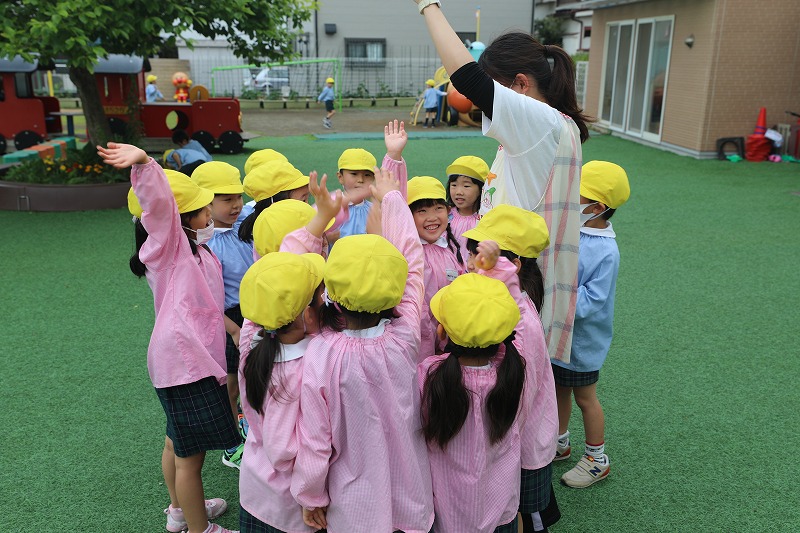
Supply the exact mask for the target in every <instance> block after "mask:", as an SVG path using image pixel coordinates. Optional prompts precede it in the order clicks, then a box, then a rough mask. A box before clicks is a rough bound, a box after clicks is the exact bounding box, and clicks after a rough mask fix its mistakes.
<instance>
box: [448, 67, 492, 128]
mask: <svg viewBox="0 0 800 533" xmlns="http://www.w3.org/2000/svg"><path fill="white" fill-rule="evenodd" d="M450 81H451V82H453V86H454V87H455V88H456V89H457V90H458V92H460V93H461V94H463V95H464V96H466V97H467V98H469V99H470V100H471V101H472V103H473V104H475V105H476V106H478V108H479V109H480V110H481V111H483V114H484V115H486V116H487V117H489V118H490V119H491V118H492V105H493V103H494V81H493V80H492V78H490V77H489V75H488V74H486V73H485V72H484V71H483V69H482V68H481V67H479V66H478V64H477V63H476V62H474V61H473V62H471V63H467V64H466V65H464V66H463V67H461V68H459V69H458V70H457V71H455V72H453V74H452V75H451V76H450Z"/></svg>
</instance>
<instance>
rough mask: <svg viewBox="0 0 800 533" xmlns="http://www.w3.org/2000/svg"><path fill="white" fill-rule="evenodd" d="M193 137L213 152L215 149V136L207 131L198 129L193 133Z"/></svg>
mask: <svg viewBox="0 0 800 533" xmlns="http://www.w3.org/2000/svg"><path fill="white" fill-rule="evenodd" d="M192 139H194V140H195V141H197V142H199V143H200V144H202V145H203V148H205V149H206V150H207V151H209V152H211V151H213V150H214V136H213V135H211V134H210V133H208V132H207V131H205V130H198V131H196V132H194V133H192Z"/></svg>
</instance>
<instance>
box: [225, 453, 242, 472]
mask: <svg viewBox="0 0 800 533" xmlns="http://www.w3.org/2000/svg"><path fill="white" fill-rule="evenodd" d="M222 464H224V465H225V466H229V467H231V468H235V469H236V470H241V467H240V466H239V465H237V464H236V463H234V462H233V461H229V460H228V458H227V457H225V456H224V455H223V456H222Z"/></svg>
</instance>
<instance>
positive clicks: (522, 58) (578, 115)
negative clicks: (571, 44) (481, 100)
mask: <svg viewBox="0 0 800 533" xmlns="http://www.w3.org/2000/svg"><path fill="white" fill-rule="evenodd" d="M548 60H552V62H553V66H552V68H551V66H550V61H548ZM478 65H480V67H481V68H482V69H483V70H484V72H486V73H487V74H488V75H489V76H491V77H492V78H493V79H495V80H497V81H498V82H500V83H502V84H503V85H505V86H508V85H509V84H511V83H512V82H513V80H514V77H515V76H516V75H517V74H519V73H524V74H529V75H530V76H531V77H533V79H534V80H536V86H537V88H538V89H539V92H540V93H541V95H542V96H544V98H545V99H546V100H547V103H548V104H549V105H550V106H552V107H554V108H555V109H558V110H559V111H561V112H562V113H564V114H565V115H569V117H570V118H572V120H573V121H575V124H576V125H577V126H578V129H579V130H580V132H581V142H582V143H583V142H586V140H587V139H588V138H589V128H588V126H587V123H588V122H594V119H592V118H590V117H588V116H587V115H585V114H584V112H583V109H581V108H580V106H579V105H578V98H577V96H576V94H575V64H574V63H573V62H572V58H571V57H570V56H569V54H568V53H567V52H565V51H564V49H563V48H560V47H558V46H554V45H550V44H542V43H540V42H539V41H537V40H536V39H534V38H533V37H532V36H531V35H530V34H528V33H524V32H509V33H506V34H504V35H501V36H500V37H498V38H497V39H495V40H494V41H492V44H490V45H489V46H487V47H486V50H484V51H483V53H482V54H481V57H480V59H478Z"/></svg>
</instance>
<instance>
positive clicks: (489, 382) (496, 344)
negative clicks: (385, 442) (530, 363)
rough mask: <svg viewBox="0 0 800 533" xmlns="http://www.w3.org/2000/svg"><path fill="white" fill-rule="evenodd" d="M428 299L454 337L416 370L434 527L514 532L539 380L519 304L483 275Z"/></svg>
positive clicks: (442, 325) (444, 329)
mask: <svg viewBox="0 0 800 533" xmlns="http://www.w3.org/2000/svg"><path fill="white" fill-rule="evenodd" d="M480 258H481V255H479V259H478V260H479V261H480V260H481V259H480ZM430 307H431V311H432V313H433V316H434V317H435V318H436V319H437V320H438V321H439V326H438V328H437V330H438V334H439V336H440V338H441V339H444V337H445V334H446V335H447V337H448V338H449V342H448V343H447V346H446V348H445V353H444V354H441V355H435V356H431V357H428V358H427V359H425V360H424V361H423V362H422V363H420V365H419V367H418V371H417V376H418V384H419V389H420V393H421V396H422V406H421V409H422V421H423V422H422V431H423V434H424V435H425V439H426V441H427V443H428V457H429V460H430V463H431V479H432V484H433V501H434V510H435V513H436V521H435V522H434V526H433V531H435V532H442V533H444V532H451V531H470V532H476V533H512V532H516V531H517V508H518V507H519V491H520V457H521V450H520V446H521V439H520V435H521V433H522V427H523V425H524V424H525V422H526V415H527V413H526V411H525V410H524V409H523V408H522V407H523V405H522V402H521V400H522V396H523V390H524V389H525V388H527V387H530V386H532V383H528V380H527V378H526V372H525V361H524V360H523V358H522V356H521V355H520V353H519V351H518V350H517V347H516V346H515V342H514V329H515V327H516V326H517V323H518V322H519V318H520V311H519V308H518V307H517V303H516V302H515V301H514V299H513V298H512V297H511V294H510V293H509V291H508V288H507V287H506V286H505V285H504V284H503V282H502V281H499V280H496V279H492V278H490V277H486V276H482V275H479V274H465V275H463V276H460V277H458V278H457V279H456V280H455V281H453V282H452V283H451V284H450V285H448V286H447V287H445V288H443V289H442V290H440V291H439V292H437V293H436V295H435V296H434V297H433V299H432V300H431V304H430Z"/></svg>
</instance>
